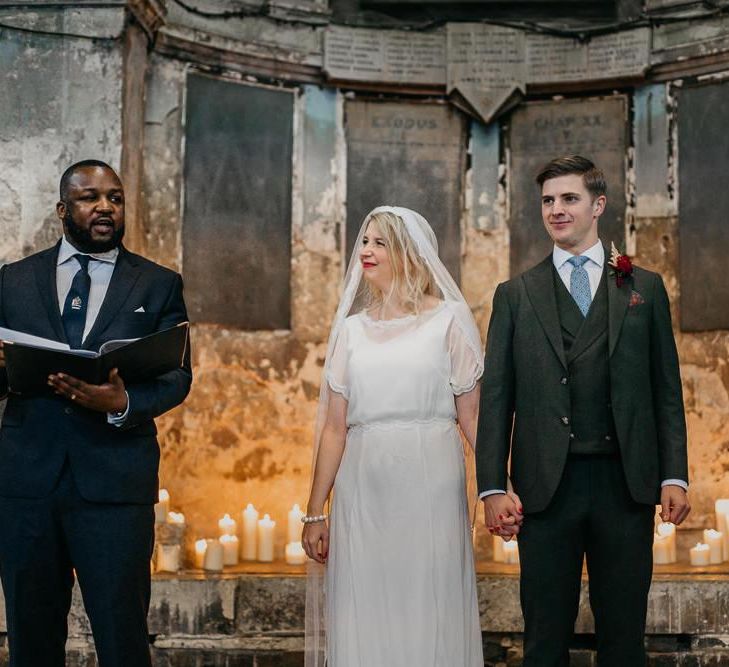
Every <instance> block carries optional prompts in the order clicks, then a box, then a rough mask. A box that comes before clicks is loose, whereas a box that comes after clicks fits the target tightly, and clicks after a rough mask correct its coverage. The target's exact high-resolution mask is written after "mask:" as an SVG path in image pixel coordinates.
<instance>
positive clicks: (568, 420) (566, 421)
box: [562, 417, 570, 426]
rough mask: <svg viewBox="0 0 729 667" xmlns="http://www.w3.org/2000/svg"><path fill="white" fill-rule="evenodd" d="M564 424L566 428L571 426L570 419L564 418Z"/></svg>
mask: <svg viewBox="0 0 729 667" xmlns="http://www.w3.org/2000/svg"><path fill="white" fill-rule="evenodd" d="M562 423H563V424H564V425H565V426H569V425H570V418H569V417H562Z"/></svg>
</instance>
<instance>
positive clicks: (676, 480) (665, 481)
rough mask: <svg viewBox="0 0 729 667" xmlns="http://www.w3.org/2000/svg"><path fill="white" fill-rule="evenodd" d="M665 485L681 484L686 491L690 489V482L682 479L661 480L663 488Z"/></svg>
mask: <svg viewBox="0 0 729 667" xmlns="http://www.w3.org/2000/svg"><path fill="white" fill-rule="evenodd" d="M664 486H680V487H681V488H682V489H683V490H684V491H688V482H684V481H683V480H682V479H664V480H663V481H662V482H661V488H663V487H664Z"/></svg>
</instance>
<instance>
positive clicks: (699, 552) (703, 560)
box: [689, 542, 711, 566]
mask: <svg viewBox="0 0 729 667" xmlns="http://www.w3.org/2000/svg"><path fill="white" fill-rule="evenodd" d="M689 553H690V556H691V565H696V566H701V565H708V564H709V562H710V560H711V550H710V549H709V545H708V544H702V543H701V542H697V544H696V546H695V547H694V548H693V549H691V551H690V552H689Z"/></svg>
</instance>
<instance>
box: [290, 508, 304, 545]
mask: <svg viewBox="0 0 729 667" xmlns="http://www.w3.org/2000/svg"><path fill="white" fill-rule="evenodd" d="M302 516H304V513H303V512H302V511H301V508H300V507H299V506H298V504H296V505H294V506H293V507H292V508H291V511H290V512H289V535H288V539H287V540H286V543H287V544H291V543H293V542H301V530H302V529H303V527H304V524H302V523H301V517H302Z"/></svg>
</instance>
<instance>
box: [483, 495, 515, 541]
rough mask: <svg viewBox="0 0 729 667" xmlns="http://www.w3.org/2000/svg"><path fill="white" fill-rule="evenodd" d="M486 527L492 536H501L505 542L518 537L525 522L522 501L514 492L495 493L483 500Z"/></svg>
mask: <svg viewBox="0 0 729 667" xmlns="http://www.w3.org/2000/svg"><path fill="white" fill-rule="evenodd" d="M483 508H484V515H485V519H486V527H487V528H488V529H489V532H490V533H491V534H492V535H500V536H501V537H502V538H503V540H504V541H505V542H508V541H509V540H511V538H512V537H516V536H517V535H518V534H519V530H520V529H521V524H522V523H523V522H524V515H523V509H522V506H521V500H520V499H519V496H517V495H516V494H515V493H513V492H512V491H509V492H508V493H495V494H493V495H490V496H486V497H485V498H484V499H483Z"/></svg>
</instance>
